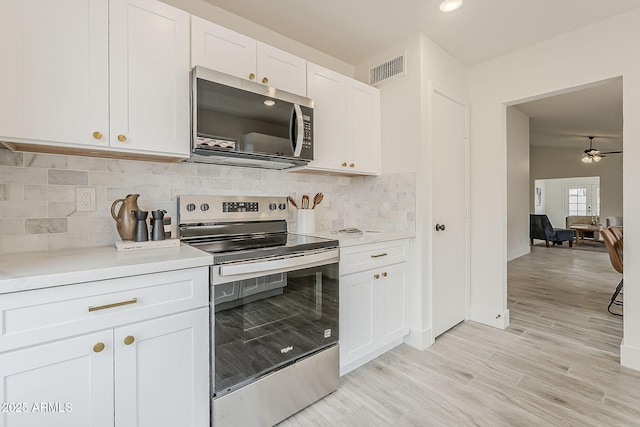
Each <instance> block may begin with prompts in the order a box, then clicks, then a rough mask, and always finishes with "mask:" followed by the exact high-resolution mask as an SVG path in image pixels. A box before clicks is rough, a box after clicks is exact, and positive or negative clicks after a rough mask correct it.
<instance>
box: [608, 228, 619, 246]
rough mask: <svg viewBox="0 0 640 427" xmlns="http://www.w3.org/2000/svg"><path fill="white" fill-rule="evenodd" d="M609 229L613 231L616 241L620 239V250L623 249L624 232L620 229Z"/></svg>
mask: <svg viewBox="0 0 640 427" xmlns="http://www.w3.org/2000/svg"><path fill="white" fill-rule="evenodd" d="M607 228H608V229H609V230H611V232H612V233H613V235H614V236H615V237H616V239H618V241H619V242H620V249H622V231H620V228H619V227H613V226H611V227H607Z"/></svg>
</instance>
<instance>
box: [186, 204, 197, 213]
mask: <svg viewBox="0 0 640 427" xmlns="http://www.w3.org/2000/svg"><path fill="white" fill-rule="evenodd" d="M187 210H188V211H189V212H193V211H195V210H196V205H195V204H194V203H189V204H188V205H187Z"/></svg>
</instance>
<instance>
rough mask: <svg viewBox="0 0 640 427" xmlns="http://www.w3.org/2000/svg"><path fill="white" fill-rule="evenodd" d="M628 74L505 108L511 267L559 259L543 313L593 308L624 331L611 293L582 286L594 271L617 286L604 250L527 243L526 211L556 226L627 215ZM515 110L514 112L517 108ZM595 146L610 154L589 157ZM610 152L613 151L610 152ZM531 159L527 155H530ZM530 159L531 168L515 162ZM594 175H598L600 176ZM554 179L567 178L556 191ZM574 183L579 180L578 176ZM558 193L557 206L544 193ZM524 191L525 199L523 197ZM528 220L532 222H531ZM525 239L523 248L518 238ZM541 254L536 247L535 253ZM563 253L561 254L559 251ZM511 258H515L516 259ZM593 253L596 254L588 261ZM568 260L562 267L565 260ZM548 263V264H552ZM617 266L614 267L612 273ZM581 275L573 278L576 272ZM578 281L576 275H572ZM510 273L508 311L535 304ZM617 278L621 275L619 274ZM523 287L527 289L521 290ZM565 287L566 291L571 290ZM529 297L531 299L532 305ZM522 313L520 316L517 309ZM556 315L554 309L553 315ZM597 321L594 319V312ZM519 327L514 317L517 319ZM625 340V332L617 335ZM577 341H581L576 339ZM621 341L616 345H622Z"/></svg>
mask: <svg viewBox="0 0 640 427" xmlns="http://www.w3.org/2000/svg"><path fill="white" fill-rule="evenodd" d="M622 83H623V82H622V79H621V78H614V79H610V80H607V81H603V82H597V83H593V84H590V85H587V86H584V87H581V88H577V89H575V90H574V91H571V92H566V91H565V92H563V93H561V94H553V95H550V96H546V97H538V98H537V99H535V100H532V101H527V102H522V103H518V104H514V105H513V106H510V107H507V171H508V172H507V173H508V178H507V182H508V194H507V215H508V221H507V222H508V230H507V236H508V247H509V248H508V252H509V258H508V260H507V270H508V271H509V275H511V270H510V266H512V267H511V268H513V266H514V265H519V264H521V263H523V262H530V263H532V264H536V263H538V262H539V261H540V259H543V258H544V257H547V258H549V260H552V261H553V262H555V263H558V264H556V265H555V266H554V269H555V270H554V271H560V272H562V273H563V274H566V275H563V274H560V275H559V276H558V277H559V281H558V280H551V281H549V280H544V284H543V285H542V288H544V289H542V288H541V289H542V292H545V293H546V294H545V295H546V296H545V297H544V298H546V300H545V301H543V303H542V306H543V307H542V310H543V312H542V314H540V316H542V317H547V316H549V317H553V316H555V315H556V313H565V314H566V311H567V306H566V305H565V306H563V303H566V302H567V301H570V305H569V306H570V307H571V310H575V311H576V313H579V312H580V311H581V310H582V308H583V307H584V308H586V307H589V308H591V309H593V308H595V311H593V314H592V316H597V318H598V322H601V324H602V325H607V326H606V327H611V328H612V330H613V329H616V328H617V329H618V330H619V332H620V336H621V335H622V324H621V322H620V320H619V319H614V318H613V317H614V316H610V315H608V313H607V309H606V307H607V304H608V298H607V296H606V293H605V294H603V295H598V296H597V298H595V295H594V294H593V293H591V294H589V293H588V292H586V293H585V292H584V289H580V283H585V284H586V283H590V282H592V281H593V280H594V276H593V275H594V274H595V275H598V276H599V278H598V280H600V279H601V278H602V277H605V278H606V279H607V280H606V283H609V282H611V283H610V285H609V287H610V290H609V289H607V292H608V294H609V297H610V294H611V293H612V292H613V290H614V289H615V285H616V284H617V282H616V280H615V278H614V279H611V277H609V276H606V275H607V274H609V275H610V273H609V272H608V270H609V269H610V263H609V260H608V257H607V254H606V253H598V254H593V253H589V254H588V255H585V253H584V252H582V251H580V250H577V249H576V248H575V245H574V248H572V249H570V248H568V245H565V246H566V247H565V248H564V249H558V248H549V249H550V250H546V249H547V248H544V247H543V248H536V247H529V243H528V237H529V236H528V234H529V227H528V225H529V224H528V215H529V213H534V212H538V213H546V214H547V215H550V220H551V222H552V224H553V226H554V227H560V228H565V226H566V217H567V216H569V215H570V214H575V215H585V216H589V215H594V216H599V217H600V219H601V223H603V224H604V218H606V217H608V216H622V211H623V209H622V208H623V193H622V187H623V186H622V179H623V177H622V156H623V154H622V151H623V140H622V134H623V132H622ZM510 109H514V110H513V111H511V110H510ZM589 137H594V138H593V139H592V141H595V142H594V144H593V145H594V146H595V147H596V148H597V149H598V150H599V151H600V152H601V153H607V154H605V157H602V158H601V159H599V160H598V161H593V162H587V161H585V160H583V158H584V157H585V155H586V154H587V151H588V150H589V148H590V147H589V143H590V141H591V138H589ZM608 153H612V154H608ZM527 157H528V158H527ZM523 164H528V167H519V168H517V167H515V165H520V166H522V165H523ZM593 177H597V180H594V178H593ZM551 179H554V180H556V179H557V180H559V181H558V182H562V180H564V183H563V184H562V185H560V186H559V187H558V188H557V189H555V190H553V189H549V188H547V187H546V185H548V184H549V182H551ZM572 180H573V181H572ZM554 191H555V192H556V193H557V199H558V200H562V201H561V203H557V204H556V206H555V207H550V206H549V205H548V203H547V199H546V198H545V195H547V196H550V197H551V195H552V194H551V193H553V192H554ZM522 195H525V197H521V196H522ZM551 217H553V218H554V219H551ZM525 218H526V220H525ZM522 240H524V241H526V244H525V245H520V246H518V245H519V244H520V242H521V241H522ZM553 250H556V251H557V250H563V251H564V252H562V256H553V254H550V253H549V252H550V251H553ZM536 251H538V252H536ZM556 254H557V252H556ZM512 255H513V256H512ZM587 257H591V258H589V259H588V260H587V259H586V258H587ZM561 261H563V262H565V263H566V264H562V262H561ZM549 262H550V261H549ZM549 262H547V263H546V264H544V263H540V264H536V265H538V266H539V267H538V268H536V269H533V270H531V271H530V274H531V277H532V279H531V280H534V279H533V278H534V277H535V278H543V277H545V274H546V272H545V270H544V268H545V266H546V265H547V264H548V263H549ZM594 263H596V264H595V265H596V266H598V268H596V269H594V270H593V271H590V272H589V273H588V274H585V271H586V267H592V266H594ZM576 266H577V267H578V268H576ZM612 271H613V270H612ZM574 276H575V277H574ZM574 279H575V280H574ZM511 280H512V279H511V276H510V277H509V278H508V280H507V293H508V308H509V309H510V311H511V309H512V308H513V307H514V304H528V303H532V302H535V298H536V296H535V295H528V294H527V293H528V292H529V291H528V290H527V288H526V287H525V288H524V289H525V291H524V292H523V293H521V294H520V295H519V296H518V297H516V296H514V292H513V290H514V289H512V288H511V285H512V283H510V282H511ZM618 280H619V279H618ZM571 283H575V286H576V291H575V292H574V293H571V294H570V295H571V296H569V294H566V293H565V294H562V291H563V289H562V284H565V285H567V284H571ZM520 289H523V288H520ZM556 291H559V292H560V294H559V295H558V298H557V300H554V299H553V298H550V297H549V295H551V294H552V293H553V292H556ZM565 291H566V289H565ZM526 298H531V300H530V301H529V302H527V301H526ZM515 312H516V314H515V315H516V316H518V314H517V310H516V311H515ZM549 313H554V314H549ZM576 317H577V315H576V316H574V317H571V316H565V317H560V318H554V320H552V322H554V323H555V324H558V325H560V326H562V327H564V328H565V332H566V331H567V330H568V329H571V328H572V326H571V324H572V322H573V321H574V320H575V318H576ZM592 319H593V317H592ZM514 324H515V322H514ZM612 336H613V337H614V339H616V340H618V341H619V336H617V335H615V334H612ZM576 339H578V338H576ZM619 345H620V342H618V343H617V345H615V346H613V347H615V349H616V351H618V350H619Z"/></svg>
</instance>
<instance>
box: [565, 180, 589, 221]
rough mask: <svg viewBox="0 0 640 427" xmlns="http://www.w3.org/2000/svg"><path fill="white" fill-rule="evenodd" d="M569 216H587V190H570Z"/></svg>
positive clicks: (579, 188) (580, 188)
mask: <svg viewBox="0 0 640 427" xmlns="http://www.w3.org/2000/svg"><path fill="white" fill-rule="evenodd" d="M569 215H587V189H586V188H585V187H578V188H569Z"/></svg>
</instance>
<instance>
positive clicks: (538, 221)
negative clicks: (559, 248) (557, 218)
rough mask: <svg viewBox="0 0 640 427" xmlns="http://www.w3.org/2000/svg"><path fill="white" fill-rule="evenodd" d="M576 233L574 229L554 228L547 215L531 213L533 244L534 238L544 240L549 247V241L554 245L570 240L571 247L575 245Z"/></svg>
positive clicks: (530, 228)
mask: <svg viewBox="0 0 640 427" xmlns="http://www.w3.org/2000/svg"><path fill="white" fill-rule="evenodd" d="M575 238H576V233H575V232H574V231H573V230H566V229H564V228H553V226H552V225H551V221H549V218H548V217H547V216H546V215H537V214H529V239H530V240H531V245H533V239H539V240H544V241H545V243H546V244H547V247H549V242H553V244H554V245H562V242H564V241H568V242H569V247H573V241H574V240H575Z"/></svg>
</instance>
